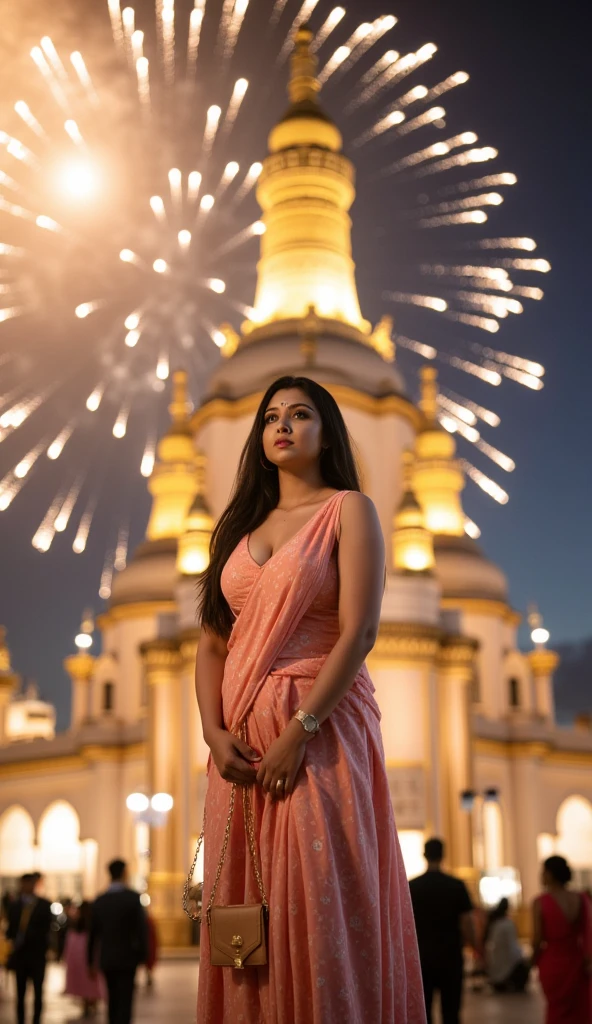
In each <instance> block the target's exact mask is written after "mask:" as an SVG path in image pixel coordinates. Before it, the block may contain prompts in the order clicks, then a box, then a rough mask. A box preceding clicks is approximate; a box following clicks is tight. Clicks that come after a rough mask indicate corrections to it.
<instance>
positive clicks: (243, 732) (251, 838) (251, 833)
mask: <svg viewBox="0 0 592 1024" xmlns="http://www.w3.org/2000/svg"><path fill="white" fill-rule="evenodd" d="M240 736H241V739H242V740H244V741H245V742H246V741H247V725H246V722H243V724H242V725H241V729H240ZM238 785H239V783H238V782H233V783H232V789H231V791H230V806H229V808H228V817H227V819H226V827H225V829H224V840H223V843H222V852H221V853H220V860H219V861H218V867H217V868H216V877H215V879H214V884H213V886H212V892H211V894H210V898H209V901H208V906H207V909H206V917H207V919H208V924H209V922H210V916H211V910H212V907H213V905H214V899H215V898H216V890H217V888H218V883H219V881H220V876H221V874H222V868H223V867H224V861H225V860H226V851H227V850H228V841H229V839H230V827H231V824H232V815H233V813H234V803H235V799H236V790H237V787H238ZM242 790H243V814H244V819H245V832H246V836H247V840H248V844H249V852H250V854H251V861H252V864H253V871H254V873H255V880H256V882H257V888H258V889H259V893H260V895H261V903H262V904H263V906H264V907H265V909H266V910H267V911H268V910H269V903H268V902H267V896H266V894H265V886H264V885H263V878H262V876H261V869H260V867H259V860H258V858H257V851H256V848H255V823H254V820H253V808H252V807H251V801H250V799H249V793H248V787H247V786H243V787H242ZM205 827H206V813H205V810H204V816H203V823H202V827H201V832H200V836H199V839H198V840H197V846H196V848H195V856H194V858H193V863H192V865H191V868H190V869H189V874H188V875H187V878H186V879H185V885H184V886H183V910H184V911H185V913H186V914H187V916H188V917H191V918H192V920H197V919H196V918H193V915H192V914H190V913H189V909H188V903H189V889H190V887H191V883H192V881H193V874H194V872H195V867H196V864H197V858H198V856H199V851H200V849H201V844H202V842H203V838H204V833H205Z"/></svg>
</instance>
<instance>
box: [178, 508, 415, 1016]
mask: <svg viewBox="0 0 592 1024" xmlns="http://www.w3.org/2000/svg"><path fill="white" fill-rule="evenodd" d="M346 493H347V492H345V491H342V492H339V493H338V494H336V495H334V496H333V497H332V498H331V499H329V501H328V502H327V503H326V504H325V505H324V506H322V508H321V509H319V511H318V512H317V513H316V514H315V515H314V516H313V517H312V519H311V520H309V522H308V523H306V524H305V526H304V527H303V528H302V529H301V530H300V531H299V532H298V533H297V534H296V535H295V537H293V538H292V539H291V540H290V541H289V542H288V543H287V544H285V545H284V546H283V547H282V548H280V549H279V551H277V552H276V554H275V555H274V556H272V558H270V559H269V560H268V561H267V562H266V563H265V564H264V565H263V566H260V565H258V564H257V563H256V562H255V561H254V560H253V558H252V557H251V555H250V552H249V547H248V538H246V537H245V538H243V540H242V541H241V542H240V544H239V545H238V547H237V548H236V550H235V551H234V552H233V554H232V555H231V557H230V559H229V560H228V562H227V564H226V566H225V568H224V571H223V575H222V587H223V591H224V594H225V596H226V598H227V600H228V602H229V604H230V606H231V608H232V610H233V612H234V614H235V615H236V620H235V624H234V628H233V630H232V634H231V637H230V640H229V645H228V646H229V653H228V658H227V661H226V666H225V673H224V681H223V686H222V702H223V714H224V722H225V725H226V727H227V728H228V729H229V730H230V731H232V732H234V733H238V730H239V727H240V725H241V723H242V722H243V721H245V719H246V723H247V738H248V742H249V743H250V745H251V746H252V747H254V748H255V749H256V750H258V751H260V752H264V751H265V750H266V749H267V748H268V747H269V745H270V744H271V743H272V741H273V740H274V739H275V738H276V737H277V736H278V735H279V734H280V732H282V730H283V729H284V728H285V726H286V725H287V724H288V722H289V720H290V718H291V717H292V715H293V713H294V711H295V710H296V709H297V708H298V707H299V705H300V703H301V701H302V700H303V699H304V697H305V695H306V693H307V692H308V691H309V689H310V688H311V686H312V685H313V683H314V680H315V678H316V676H317V674H318V672H319V670H320V668H321V667H322V665H323V662H324V659H325V658H326V656H327V654H328V653H329V652H330V651H331V649H332V647H333V646H334V644H335V642H336V640H337V639H338V637H339V623H338V597H339V581H338V573H337V560H336V528H337V525H338V522H339V514H340V508H341V503H342V500H343V498H344V496H345V494H346ZM373 692H374V688H373V685H372V682H371V680H370V677H369V675H368V672H367V670H366V668H365V666H364V667H362V669H361V670H360V672H359V673H358V676H357V678H356V680H355V682H354V684H353V686H352V687H351V689H350V691H349V692H348V694H347V695H346V696H345V697H344V698H343V699H342V700H341V702H340V703H339V705H338V706H337V708H336V709H335V710H334V711H333V713H332V714H331V715H330V717H329V718H328V719H327V721H326V722H324V724H323V726H322V727H321V730H320V732H319V734H318V735H317V736H316V737H315V738H314V739H313V740H312V741H311V742H310V743H309V744H308V745H307V748H306V753H305V759H304V762H303V765H302V768H301V770H300V773H299V777H298V779H297V782H296V786H295V789H294V792H293V793H292V794H291V795H290V796H289V797H287V798H286V800H279V801H272V800H271V799H270V798H269V797H266V796H265V794H264V793H263V791H262V790H261V788H260V787H259V786H258V785H255V786H253V787H252V788H251V800H252V805H253V809H254V817H255V831H256V836H257V847H258V850H259V853H260V857H261V866H262V873H263V879H264V884H265V888H266V892H267V896H268V900H269V907H270V915H269V942H268V965H267V966H266V967H260V968H250V969H246V970H244V971H239V970H233V969H232V968H222V967H212V966H211V965H210V962H209V945H208V929H207V925H206V924H205V923H204V925H203V926H202V933H201V934H202V945H201V963H200V976H199V992H198V1006H197V1021H198V1024H239V1022H240V1024H333V1022H335V1024H337V1022H339V1024H425V1019H426V1018H425V1009H424V1002H423V988H422V982H421V972H420V965H419V957H418V952H417V942H416V937H415V926H414V921H413V912H412V908H411V901H410V896H409V888H408V885H407V879H406V877H405V871H404V866H403V860H402V857H401V851H400V848H399V843H398V839H397V834H396V830H395V824H394V819H393V811H392V804H391V799H390V794H389V787H388V780H387V775H386V770H385V764H384V753H383V748H382V739H381V733H380V714H379V711H378V707H377V704H376V701H375V699H374V696H373ZM229 798H230V784H229V783H227V782H225V781H224V780H223V779H222V778H221V776H220V775H219V773H218V771H217V769H216V767H215V765H214V764H213V763H210V768H209V777H208V791H207V796H206V834H205V854H204V896H205V898H206V899H207V897H208V895H209V893H210V892H211V888H212V883H213V880H214V875H215V872H216V867H217V864H218V860H219V856H220V850H221V848H222V841H223V835H224V829H225V826H226V821H227V815H228V806H229ZM216 902H217V903H220V904H238V903H244V902H247V903H258V902H260V896H259V893H258V890H257V886H256V882H255V878H254V873H253V870H252V865H251V863H250V858H249V852H248V849H247V848H246V840H245V830H244V821H243V813H242V801H240V800H237V801H236V805H235V812H234V817H233V821H232V826H231V835H230V842H229V846H228V854H227V860H226V864H225V866H224V869H223V872H222V877H221V880H220V884H219V888H218V893H217V897H216Z"/></svg>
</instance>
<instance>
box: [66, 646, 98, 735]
mask: <svg viewBox="0 0 592 1024" xmlns="http://www.w3.org/2000/svg"><path fill="white" fill-rule="evenodd" d="M95 660H96V659H95V658H93V656H92V654H89V653H88V652H87V651H79V652H78V654H71V655H70V656H69V657H68V658H65V659H64V668H65V669H66V672H67V673H68V675H69V676H70V679H71V680H72V708H71V711H70V728H71V729H78V728H79V727H80V726H81V725H84V723H85V722H88V721H90V719H91V718H92V714H91V702H90V681H91V679H92V674H93V671H94V665H95Z"/></svg>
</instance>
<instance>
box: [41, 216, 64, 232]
mask: <svg viewBox="0 0 592 1024" xmlns="http://www.w3.org/2000/svg"><path fill="white" fill-rule="evenodd" d="M35 223H36V225H37V227H38V228H43V229H44V230H45V231H61V230H62V229H61V227H60V225H59V224H58V223H57V222H56V221H55V220H52V218H51V217H46V216H45V214H40V215H39V217H37V218H36V219H35Z"/></svg>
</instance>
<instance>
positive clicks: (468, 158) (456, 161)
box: [414, 146, 498, 178]
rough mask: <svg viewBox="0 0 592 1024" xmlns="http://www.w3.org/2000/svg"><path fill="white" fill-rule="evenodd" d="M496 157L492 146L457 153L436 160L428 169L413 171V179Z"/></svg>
mask: <svg viewBox="0 0 592 1024" xmlns="http://www.w3.org/2000/svg"><path fill="white" fill-rule="evenodd" d="M497 155H498V151H497V149H494V147H493V146H482V147H481V148H480V149H470V150H468V151H467V152H466V153H457V154H456V155H455V156H450V157H447V158H446V159H444V160H438V161H437V162H436V163H433V164H430V165H429V166H428V167H420V168H419V169H418V170H417V171H415V173H414V177H416V178H425V177H426V176H427V175H428V174H440V172H441V171H449V170H450V168H451V167H466V165H467V164H479V163H484V162H485V161H486V160H495V158H496V156H497Z"/></svg>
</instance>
